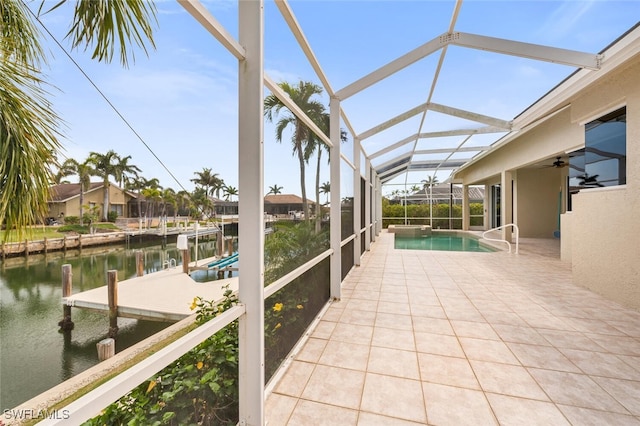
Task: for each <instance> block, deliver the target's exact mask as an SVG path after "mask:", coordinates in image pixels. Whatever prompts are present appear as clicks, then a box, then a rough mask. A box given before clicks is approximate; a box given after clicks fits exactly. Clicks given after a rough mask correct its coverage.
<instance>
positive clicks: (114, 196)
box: [48, 185, 132, 218]
mask: <svg viewBox="0 0 640 426" xmlns="http://www.w3.org/2000/svg"><path fill="white" fill-rule="evenodd" d="M131 198H132V197H131V196H130V195H128V193H126V192H125V191H124V190H122V189H121V188H119V187H118V186H115V185H110V186H109V205H110V206H111V209H112V210H113V209H114V206H121V209H122V210H121V211H122V214H120V215H119V216H118V217H128V214H129V212H128V209H127V202H128V201H129V200H130V199H131ZM103 201H104V197H103V192H102V187H100V188H96V189H93V190H92V191H89V192H86V193H85V194H84V202H83V204H84V205H85V206H90V205H92V204H95V205H96V206H99V207H100V209H99V211H98V214H99V215H100V216H102V203H103ZM61 213H62V214H63V215H64V217H68V216H76V217H77V216H79V215H80V196H77V197H73V198H70V199H68V200H67V201H65V202H57V203H49V214H48V216H49V217H55V218H58V217H60V214H61ZM85 213H86V209H85Z"/></svg>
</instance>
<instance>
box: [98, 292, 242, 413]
mask: <svg viewBox="0 0 640 426" xmlns="http://www.w3.org/2000/svg"><path fill="white" fill-rule="evenodd" d="M224 296H225V298H224V300H223V301H222V302H221V303H219V304H216V303H213V302H210V301H206V300H203V299H202V298H200V297H196V298H195V299H194V300H193V303H192V305H191V308H192V309H195V310H196V323H197V324H199V325H200V324H203V323H205V322H207V321H209V320H210V319H211V318H214V317H216V316H217V315H219V314H220V313H222V312H224V311H225V310H227V309H228V308H230V307H232V306H234V305H236V304H237V303H238V300H237V298H236V296H235V295H234V294H233V292H232V291H231V290H230V289H229V286H227V287H226V290H225V293H224ZM237 422H238V324H237V321H234V322H233V323H231V324H229V325H228V326H227V327H225V328H224V329H222V330H220V331H219V332H218V333H216V334H215V335H213V336H211V337H210V338H208V339H206V340H205V341H204V342H202V343H201V344H199V345H198V346H196V347H195V348H194V349H193V350H191V351H189V352H188V353H186V354H185V355H183V356H182V357H180V358H179V359H178V360H176V361H175V362H173V363H172V364H170V365H169V366H167V367H166V368H164V369H163V370H162V371H160V372H158V374H157V375H154V376H153V377H151V378H150V379H149V380H147V381H145V382H143V383H142V384H140V385H139V386H138V387H136V388H135V389H133V390H132V391H131V392H129V393H128V394H127V395H125V396H123V397H122V398H120V400H118V401H117V402H115V403H113V404H111V405H110V406H109V407H107V408H106V409H105V410H104V411H103V412H102V413H101V414H100V415H99V416H98V417H95V418H93V419H91V420H90V421H88V422H86V423H85V425H89V426H93V425H95V426H98V425H100V426H101V425H235V424H237Z"/></svg>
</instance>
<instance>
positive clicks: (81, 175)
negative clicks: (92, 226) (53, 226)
mask: <svg viewBox="0 0 640 426" xmlns="http://www.w3.org/2000/svg"><path fill="white" fill-rule="evenodd" d="M58 174H59V175H60V176H70V175H77V176H78V183H80V216H79V218H80V225H84V210H83V209H84V193H85V192H86V191H87V190H88V189H89V185H91V176H93V175H94V174H95V170H94V168H93V167H92V166H91V163H90V162H89V160H88V159H87V160H85V161H84V162H83V163H79V162H77V161H76V160H74V159H73V158H68V159H67V160H66V161H65V162H64V163H62V166H60V170H59V171H58Z"/></svg>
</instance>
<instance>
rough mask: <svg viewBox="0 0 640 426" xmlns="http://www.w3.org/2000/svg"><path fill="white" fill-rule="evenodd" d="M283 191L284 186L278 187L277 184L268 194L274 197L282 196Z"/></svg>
mask: <svg viewBox="0 0 640 426" xmlns="http://www.w3.org/2000/svg"><path fill="white" fill-rule="evenodd" d="M282 189H283V187H282V186H278V185H277V184H276V185H273V186H270V187H269V192H267V195H269V194H273V195H277V194H282Z"/></svg>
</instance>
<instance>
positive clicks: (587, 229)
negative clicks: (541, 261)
mask: <svg viewBox="0 0 640 426" xmlns="http://www.w3.org/2000/svg"><path fill="white" fill-rule="evenodd" d="M623 105H626V107H627V184H626V185H623V186H618V187H609V188H594V189H588V190H583V191H581V192H580V193H579V194H577V195H575V196H574V197H573V206H574V208H573V212H572V213H571V218H570V220H571V228H572V230H573V231H572V233H571V236H572V241H571V256H570V257H571V262H572V266H573V273H574V281H575V283H576V284H578V285H583V286H585V287H587V288H589V289H591V290H593V291H595V292H597V293H599V294H602V295H604V296H606V297H608V298H610V299H613V300H615V301H617V302H620V303H622V304H624V305H627V306H631V307H634V308H636V309H640V249H639V248H640V244H639V243H638V241H639V239H640V221H639V220H638V212H639V211H640V210H638V209H639V208H640V182H639V179H640V56H636V57H635V60H634V61H633V63H632V64H629V65H628V66H626V67H624V69H620V70H619V71H618V72H616V73H615V74H613V75H611V77H610V78H607V79H606V80H605V81H603V82H601V83H599V84H598V85H596V86H594V87H592V88H591V89H590V90H589V91H587V92H585V93H584V94H583V95H581V96H580V97H579V98H577V99H576V100H575V102H574V107H573V108H572V120H573V121H574V122H578V123H585V122H589V121H591V120H593V119H594V118H597V117H599V116H602V115H603V114H605V113H607V112H610V111H612V110H615V109H617V108H619V107H621V106H623Z"/></svg>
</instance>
